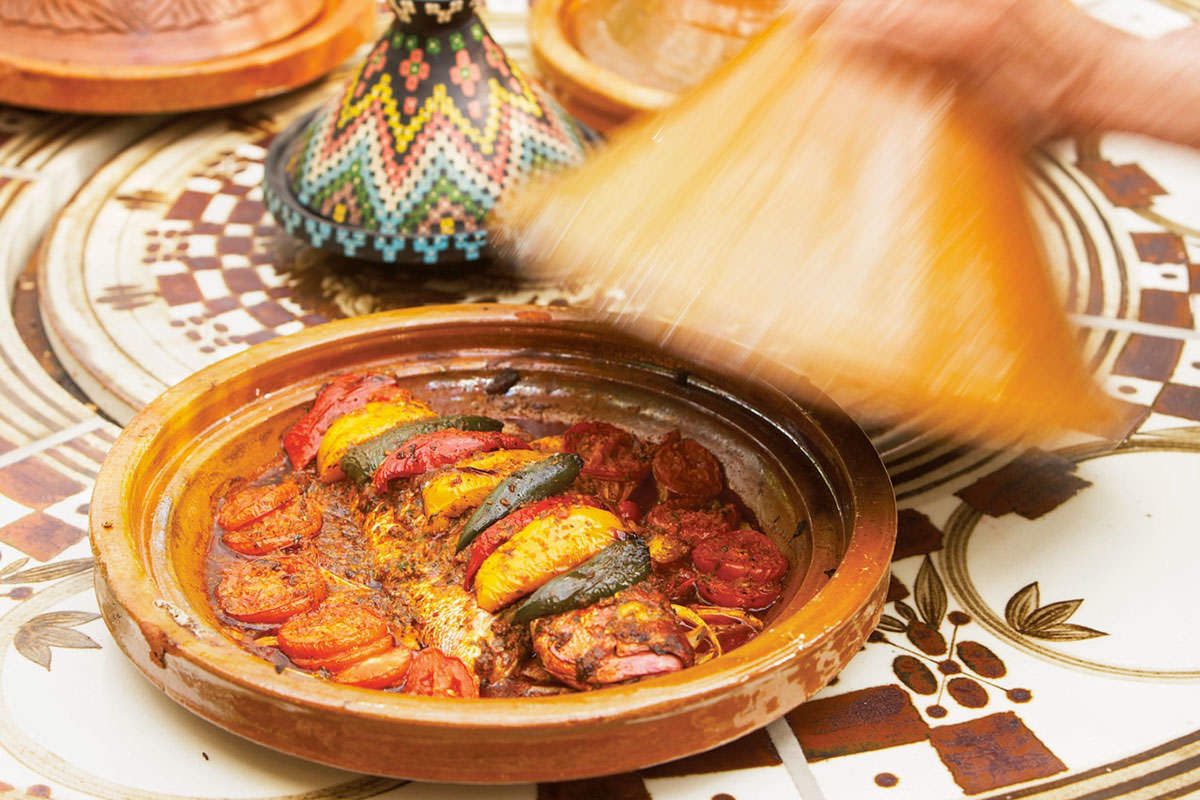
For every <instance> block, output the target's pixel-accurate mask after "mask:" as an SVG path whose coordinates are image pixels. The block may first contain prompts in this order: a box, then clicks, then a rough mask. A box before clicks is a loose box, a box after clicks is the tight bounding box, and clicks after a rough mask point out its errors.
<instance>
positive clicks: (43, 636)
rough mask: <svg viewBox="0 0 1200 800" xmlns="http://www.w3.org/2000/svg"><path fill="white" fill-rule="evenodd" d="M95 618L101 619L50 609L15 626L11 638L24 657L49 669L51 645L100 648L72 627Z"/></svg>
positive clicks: (73, 647)
mask: <svg viewBox="0 0 1200 800" xmlns="http://www.w3.org/2000/svg"><path fill="white" fill-rule="evenodd" d="M88 560H89V561H90V560H91V559H88ZM97 619H100V615H99V614H93V613H91V612H88V611H51V612H49V613H46V614H39V615H38V616H36V617H34V618H33V619H31V620H29V621H28V622H26V623H25V624H23V625H22V626H21V627H20V628H19V629H17V634H16V636H14V637H13V646H14V647H15V648H16V649H17V652H18V653H20V654H21V655H23V656H25V658H27V659H29V660H30V661H32V662H33V663H35V664H37V665H38V666H40V667H44V668H45V669H46V670H47V671H49V669H50V655H51V650H50V648H52V647H66V648H70V649H73V650H85V649H86V650H99V649H100V645H99V644H97V643H96V641H95V640H94V639H92V637H90V636H88V635H87V634H86V633H83V632H82V631H77V630H74V628H75V626H76V625H82V624H84V623H85V622H91V621H93V620H97Z"/></svg>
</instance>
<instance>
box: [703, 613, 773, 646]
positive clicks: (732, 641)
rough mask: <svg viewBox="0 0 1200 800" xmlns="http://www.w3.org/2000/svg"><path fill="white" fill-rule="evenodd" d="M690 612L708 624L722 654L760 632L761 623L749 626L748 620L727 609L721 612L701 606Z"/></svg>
mask: <svg viewBox="0 0 1200 800" xmlns="http://www.w3.org/2000/svg"><path fill="white" fill-rule="evenodd" d="M692 610H693V611H695V612H696V613H697V614H698V615H699V616H700V618H701V619H702V620H704V621H705V622H707V623H708V627H709V628H710V629H711V630H712V632H713V633H714V634H716V636H717V641H718V642H720V643H721V650H722V652H725V653H728V652H729V651H730V650H733V649H734V648H735V647H741V646H742V645H744V644H745V643H746V642H748V641H750V640H751V639H753V638H754V637H755V636H757V635H758V633H759V632H760V631H761V630H762V623H761V622H759V623H758V624H757V625H754V624H751V622H750V620H749V619H747V618H744V617H741V616H738V614H737V613H736V612H731V611H729V610H728V609H727V610H725V611H722V610H721V609H719V608H714V607H711V606H709V607H703V606H702V607H699V608H693V609H692Z"/></svg>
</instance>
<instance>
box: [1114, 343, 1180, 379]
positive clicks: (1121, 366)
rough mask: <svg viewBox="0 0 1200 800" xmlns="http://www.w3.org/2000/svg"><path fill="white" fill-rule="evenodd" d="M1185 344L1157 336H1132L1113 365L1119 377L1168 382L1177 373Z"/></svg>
mask: <svg viewBox="0 0 1200 800" xmlns="http://www.w3.org/2000/svg"><path fill="white" fill-rule="evenodd" d="M1182 351H1183V342H1180V341H1177V340H1174V339H1162V338H1159V337H1157V336H1137V335H1134V336H1130V337H1129V341H1127V342H1126V343H1125V347H1124V348H1122V349H1121V354H1120V355H1119V356H1117V360H1116V362H1115V363H1114V364H1113V372H1114V373H1116V374H1117V376H1121V375H1130V376H1132V377H1134V378H1145V379H1147V380H1151V381H1166V380H1170V379H1171V374H1172V373H1173V372H1175V365H1176V364H1178V363H1179V354H1180V353H1181V352H1182Z"/></svg>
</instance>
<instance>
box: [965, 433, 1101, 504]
mask: <svg viewBox="0 0 1200 800" xmlns="http://www.w3.org/2000/svg"><path fill="white" fill-rule="evenodd" d="M1074 473H1075V465H1074V464H1073V463H1071V462H1070V461H1068V460H1067V459H1065V458H1063V457H1062V456H1057V455H1054V454H1053V453H1047V452H1045V451H1043V450H1037V449H1033V450H1029V451H1028V452H1026V453H1025V454H1024V455H1022V456H1021V457H1020V458H1018V459H1017V460H1016V461H1013V462H1012V463H1010V464H1008V465H1006V466H1004V467H1001V468H1000V469H998V470H996V471H995V472H993V473H991V474H990V475H985V476H984V477H982V478H980V479H979V480H977V481H975V483H972V484H971V485H970V486H968V487H966V488H965V489H960V490H959V491H957V492H955V495H956V496H957V497H959V498H960V499H961V500H963V502H965V503H967V504H968V505H970V506H971V507H973V508H975V509H977V510H979V511H982V512H983V513H984V514H987V515H989V516H992V517H1002V516H1004V515H1005V514H1008V513H1011V512H1014V511H1015V512H1016V513H1017V514H1019V515H1021V516H1022V517H1024V518H1025V519H1037V518H1038V517H1040V516H1042V515H1043V514H1047V513H1049V512H1050V511H1053V510H1054V509H1056V508H1058V507H1059V506H1060V505H1062V504H1063V503H1065V502H1066V501H1068V500H1070V499H1071V498H1072V497H1074V496H1075V495H1076V494H1078V493H1079V492H1080V491H1082V490H1083V489H1086V488H1087V487H1088V486H1091V485H1092V484H1091V483H1090V482H1088V481H1085V480H1084V479H1083V478H1080V477H1079V476H1078V475H1075V474H1074Z"/></svg>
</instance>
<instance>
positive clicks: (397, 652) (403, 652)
mask: <svg viewBox="0 0 1200 800" xmlns="http://www.w3.org/2000/svg"><path fill="white" fill-rule="evenodd" d="M412 658H413V653H412V650H409V649H408V648H407V647H394V648H392V649H391V650H388V651H387V652H385V653H381V654H380V655H377V656H371V657H370V658H367V659H364V660H362V661H359V662H358V663H357V664H353V665H351V666H349V667H346V668H345V669H344V670H342V671H341V672H339V673H337V674H336V675H334V676H333V679H334V680H335V681H337V682H338V683H348V684H350V685H351V686H361V687H362V688H364V689H387V688H389V687H392V686H398V685H400V684H401V683H402V682H403V681H404V676H406V675H407V674H408V667H409V665H410V664H411V663H412Z"/></svg>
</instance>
